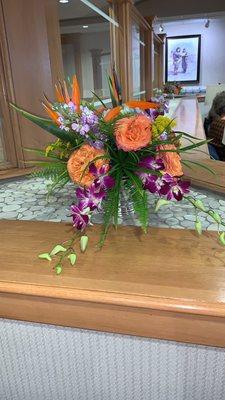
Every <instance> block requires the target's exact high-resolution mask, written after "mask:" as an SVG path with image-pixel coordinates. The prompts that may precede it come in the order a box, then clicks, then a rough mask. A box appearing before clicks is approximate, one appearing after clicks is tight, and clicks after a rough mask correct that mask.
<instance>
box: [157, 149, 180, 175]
mask: <svg viewBox="0 0 225 400" xmlns="http://www.w3.org/2000/svg"><path fill="white" fill-rule="evenodd" d="M158 150H159V158H161V159H162V160H163V162H164V165H165V170H164V173H167V174H170V175H172V176H182V175H183V170H182V165H181V162H180V160H181V158H180V156H179V154H178V153H176V152H172V151H171V152H160V150H176V146H175V145H174V144H162V145H160V146H159V147H158Z"/></svg>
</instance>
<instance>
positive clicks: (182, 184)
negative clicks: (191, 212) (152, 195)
mask: <svg viewBox="0 0 225 400" xmlns="http://www.w3.org/2000/svg"><path fill="white" fill-rule="evenodd" d="M189 191H190V182H189V181H183V180H181V179H175V180H174V181H173V182H172V183H169V182H168V183H166V184H165V185H164V186H163V187H162V188H161V191H160V194H161V195H164V196H166V197H167V200H172V199H175V200H177V201H181V200H182V199H183V196H184V194H186V193H189Z"/></svg>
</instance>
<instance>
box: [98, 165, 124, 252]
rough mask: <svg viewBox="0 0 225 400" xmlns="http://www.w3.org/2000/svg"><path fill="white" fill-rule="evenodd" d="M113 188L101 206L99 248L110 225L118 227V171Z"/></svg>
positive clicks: (120, 178) (119, 172)
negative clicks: (101, 225)
mask: <svg viewBox="0 0 225 400" xmlns="http://www.w3.org/2000/svg"><path fill="white" fill-rule="evenodd" d="M114 178H115V181H116V182H115V186H114V187H113V188H112V189H110V190H109V191H108V193H107V197H106V199H105V201H104V205H103V218H104V219H103V230H102V232H101V235H100V240H99V246H100V247H102V246H103V244H104V242H105V238H106V235H107V233H108V230H109V227H110V224H111V223H112V222H113V223H114V225H115V226H117V225H118V211H119V201H120V190H121V181H122V173H121V171H118V172H117V173H116V174H115V176H114Z"/></svg>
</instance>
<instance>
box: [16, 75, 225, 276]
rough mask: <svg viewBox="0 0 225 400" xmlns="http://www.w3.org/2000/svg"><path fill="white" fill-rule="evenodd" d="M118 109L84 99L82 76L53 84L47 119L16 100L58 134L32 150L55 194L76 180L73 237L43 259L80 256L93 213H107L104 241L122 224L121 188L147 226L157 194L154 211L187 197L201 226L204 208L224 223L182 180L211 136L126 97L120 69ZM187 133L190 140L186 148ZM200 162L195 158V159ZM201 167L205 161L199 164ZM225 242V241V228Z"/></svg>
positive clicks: (113, 84)
mask: <svg viewBox="0 0 225 400" xmlns="http://www.w3.org/2000/svg"><path fill="white" fill-rule="evenodd" d="M108 82H109V88H110V93H111V100H112V107H111V108H107V106H106V105H105V104H104V102H103V101H102V100H101V99H100V98H99V97H98V96H96V95H95V96H96V97H97V98H98V100H99V102H100V104H101V106H100V107H96V106H95V104H94V103H93V102H92V103H91V102H86V101H81V98H80V90H79V85H78V81H77V78H76V76H74V77H73V81H72V84H71V85H70V86H71V87H70V88H68V86H67V84H66V83H65V82H63V83H60V82H59V83H58V84H57V85H56V87H55V91H56V99H57V100H56V101H55V102H51V101H50V100H49V99H48V98H47V97H46V96H45V98H44V101H43V107H44V109H45V110H46V112H47V114H48V116H49V117H50V118H49V119H46V118H42V117H38V116H36V115H33V114H30V113H28V112H27V111H25V110H23V109H21V108H19V107H17V106H16V105H13V107H14V108H15V109H16V110H17V111H19V112H20V113H21V114H22V115H23V116H24V117H26V118H28V119H29V120H31V121H33V122H34V123H35V124H37V125H39V126H40V127H42V128H44V129H45V130H46V131H47V132H50V133H52V134H53V135H54V136H55V137H56V138H57V139H56V141H55V142H53V143H50V144H49V145H48V146H47V147H46V149H44V150H39V149H32V151H34V152H36V153H37V154H38V155H40V156H42V157H45V159H44V160H39V161H37V165H38V166H39V167H42V169H41V170H37V172H35V176H41V177H45V178H46V179H51V185H50V187H49V193H52V191H53V190H55V189H57V188H61V187H62V186H63V185H65V184H66V183H67V182H69V181H70V180H71V181H72V182H74V184H75V198H74V204H72V205H71V206H70V214H71V218H72V223H73V227H74V235H73V236H72V238H71V239H69V240H68V241H66V242H64V243H63V244H57V245H56V246H55V247H54V248H53V249H52V251H51V252H49V253H43V254H40V255H39V257H40V258H42V259H47V260H49V261H51V260H52V259H53V258H54V259H56V262H55V265H54V268H55V271H56V273H57V274H60V273H61V272H62V267H63V261H64V260H65V259H66V258H68V259H69V261H70V263H71V265H74V264H75V262H76V257H77V254H76V252H75V250H74V243H75V242H76V241H77V240H79V241H80V247H81V251H82V252H84V251H85V250H86V247H87V244H88V236H87V228H88V226H89V225H90V224H91V223H92V218H93V214H94V213H96V212H99V211H101V212H102V213H103V226H102V232H101V236H100V239H99V246H100V247H101V246H102V245H103V244H104V241H105V238H106V236H107V233H108V230H109V228H110V226H111V225H112V224H113V225H114V226H117V225H118V215H119V209H120V205H121V193H122V192H125V193H126V198H127V199H129V201H130V202H131V203H132V207H133V210H134V212H135V213H136V215H137V217H138V220H139V223H140V226H141V228H142V230H143V232H146V231H147V228H148V224H149V210H148V197H149V196H151V195H155V196H156V207H155V209H156V212H157V211H158V210H159V208H160V207H162V206H165V205H166V204H168V202H170V201H175V202H176V201H181V200H182V199H183V198H185V199H186V200H187V201H189V202H190V203H191V204H192V205H193V206H194V207H195V209H196V223H195V228H196V230H197V232H198V233H199V234H200V233H201V222H200V218H199V217H198V215H197V212H198V211H200V212H206V213H208V214H209V215H210V216H211V217H212V219H213V220H214V221H215V222H216V223H217V224H218V226H219V225H220V224H223V225H225V224H224V223H223V222H222V220H221V218H220V216H219V215H218V214H217V213H216V212H214V211H213V210H206V209H205V206H204V205H203V203H202V202H201V200H196V199H194V198H192V197H191V196H190V195H189V188H190V182H188V181H186V180H183V178H182V175H183V169H182V162H183V163H184V164H185V165H188V164H189V163H190V161H187V160H186V161H185V160H184V159H183V160H181V156H180V155H181V154H183V153H185V152H187V151H190V150H192V149H193V148H196V147H200V146H201V145H202V144H204V143H205V142H206V141H201V140H199V139H195V138H193V137H192V136H190V135H188V134H186V133H181V132H176V131H175V130H174V129H175V125H176V123H175V121H174V120H172V119H170V118H169V117H168V116H166V115H160V114H162V110H161V109H160V107H161V106H162V105H161V104H160V103H159V102H147V101H138V100H131V101H127V102H123V101H122V96H121V88H120V85H119V82H118V78H117V76H116V73H115V71H113V73H112V76H111V77H110V76H109V77H108ZM183 136H185V137H186V138H187V139H188V140H189V141H190V145H188V146H185V147H182V144H181V142H182V137H183ZM195 164H196V162H195ZM199 165H200V164H199ZM200 166H201V165H200ZM218 232H219V240H220V242H221V243H222V244H225V237H224V232H220V230H219V228H218Z"/></svg>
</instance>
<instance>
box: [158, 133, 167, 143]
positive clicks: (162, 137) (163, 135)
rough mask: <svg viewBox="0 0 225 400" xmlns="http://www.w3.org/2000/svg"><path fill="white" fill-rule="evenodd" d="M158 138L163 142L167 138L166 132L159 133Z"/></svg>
mask: <svg viewBox="0 0 225 400" xmlns="http://www.w3.org/2000/svg"><path fill="white" fill-rule="evenodd" d="M159 138H160V140H162V141H163V142H164V141H166V140H168V133H167V132H163V133H161V135H160V136H159Z"/></svg>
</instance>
